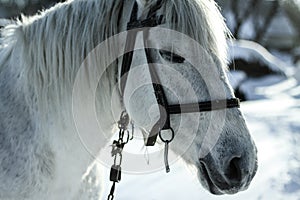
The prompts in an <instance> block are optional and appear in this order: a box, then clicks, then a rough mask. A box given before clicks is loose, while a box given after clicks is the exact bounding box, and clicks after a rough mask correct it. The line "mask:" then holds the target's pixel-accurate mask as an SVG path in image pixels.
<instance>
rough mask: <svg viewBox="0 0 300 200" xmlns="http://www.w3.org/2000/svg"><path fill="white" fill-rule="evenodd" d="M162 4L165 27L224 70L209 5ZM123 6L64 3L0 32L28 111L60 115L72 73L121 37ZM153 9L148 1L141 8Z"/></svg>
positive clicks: (106, 1) (205, 1)
mask: <svg viewBox="0 0 300 200" xmlns="http://www.w3.org/2000/svg"><path fill="white" fill-rule="evenodd" d="M162 1H163V6H164V9H165V11H164V15H165V18H166V24H167V26H168V27H169V28H171V29H173V30H177V31H179V32H182V33H185V34H187V35H189V36H191V37H192V38H193V39H195V40H196V41H198V42H199V43H200V44H201V45H202V46H203V48H204V49H206V50H207V51H208V52H209V53H210V54H211V55H213V57H214V59H216V62H218V63H219V64H220V65H221V66H220V67H225V66H226V41H225V37H224V33H226V32H227V29H226V28H225V25H224V21H223V18H222V17H221V16H220V14H219V12H217V9H216V7H215V5H214V4H215V3H214V1H211V0H202V1H201V0H185V1H181V0H162ZM127 2H128V1H124V0H114V1H112V0H89V1H82V0H74V1H67V2H65V3H58V4H57V5H55V6H54V7H52V8H51V9H48V10H46V11H43V12H41V13H39V14H38V15H36V16H33V17H22V19H21V20H20V21H18V22H17V24H16V25H11V26H7V27H6V28H4V30H3V35H4V37H6V39H4V40H3V43H5V44H6V45H8V46H11V47H12V49H18V51H16V52H19V53H20V55H17V56H18V57H19V61H18V63H16V62H12V60H13V58H12V59H11V60H10V62H11V63H13V64H14V65H15V67H17V68H18V69H19V70H20V74H21V75H22V77H23V78H24V80H25V82H23V87H24V90H25V91H26V92H25V95H26V99H27V101H28V104H29V106H31V107H34V110H39V111H40V112H42V113H48V111H49V110H52V112H57V111H58V112H59V111H60V108H61V106H60V105H61V102H64V101H65V98H66V97H67V96H69V97H71V96H72V87H73V83H74V79H75V76H76V73H77V71H78V69H79V67H80V64H81V63H82V62H83V60H84V59H85V57H86V56H87V55H88V53H89V52H90V51H91V50H92V49H94V48H95V47H96V46H97V45H98V44H100V43H101V42H102V41H104V40H105V39H107V38H108V37H110V36H113V35H115V34H117V33H119V32H120V31H125V29H124V30H123V29H122V28H120V26H119V23H118V22H119V20H120V17H121V16H123V15H124V13H125V12H130V11H128V10H124V9H123V6H124V5H125V4H126V3H127ZM155 3H156V1H148V2H147V3H146V8H150V7H152V6H153V5H154V4H155ZM183 13H184V14H183ZM127 15H130V13H127ZM175 21H176V23H174V22H175ZM5 44H3V45H5ZM2 51H3V50H2ZM12 52H13V50H12V51H11V52H10V53H9V55H11V57H13V54H12ZM99 62H100V64H99V65H98V66H99V67H105V66H106V65H105V64H106V63H105V58H101V60H99ZM115 70H117V69H116V68H115ZM114 76H117V75H116V73H112V74H111V77H109V78H110V79H111V80H110V81H111V82H113V81H115V80H116V78H117V77H114ZM53 109H54V110H53ZM55 109H57V110H55Z"/></svg>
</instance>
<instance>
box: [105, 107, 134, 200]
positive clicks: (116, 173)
mask: <svg viewBox="0 0 300 200" xmlns="http://www.w3.org/2000/svg"><path fill="white" fill-rule="evenodd" d="M128 124H129V116H128V114H127V113H126V112H125V111H123V112H122V114H121V116H120V120H119V121H118V127H119V129H120V130H119V138H118V140H114V141H113V143H112V150H111V156H112V157H114V164H113V165H112V166H111V169H110V176H109V179H110V181H112V182H113V185H112V186H111V189H110V193H109V195H108V197H107V200H113V199H114V192H115V188H116V183H118V182H120V181H121V164H122V159H123V156H122V152H123V149H124V146H125V144H127V143H128V141H129V140H132V139H133V126H132V136H131V137H130V136H129V131H128V130H127V126H128ZM125 134H126V135H127V136H126V140H125V141H124V136H125Z"/></svg>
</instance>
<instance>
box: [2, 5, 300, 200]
mask: <svg viewBox="0 0 300 200" xmlns="http://www.w3.org/2000/svg"><path fill="white" fill-rule="evenodd" d="M56 2H59V1H58V0H0V18H6V19H16V18H19V17H20V14H21V13H23V14H25V15H34V14H35V13H37V12H38V11H41V10H43V9H46V8H48V7H50V6H53V5H54V4H55V3H56ZM216 2H217V3H218V5H219V6H220V10H221V13H222V15H223V16H224V18H225V21H226V24H227V26H228V28H229V29H230V31H231V33H232V38H231V39H230V38H228V45H229V68H230V71H229V73H228V77H229V80H230V82H231V84H232V86H233V88H234V90H235V94H236V96H238V97H239V98H240V99H241V100H243V101H244V102H243V103H242V105H241V109H242V111H243V113H244V115H245V117H246V121H247V123H248V126H249V129H250V132H251V133H252V135H253V138H254V141H255V142H256V144H257V147H258V159H259V160H258V165H259V169H258V173H257V175H256V176H255V178H254V180H253V182H252V184H251V186H250V188H249V189H248V190H247V191H245V192H241V193H239V194H237V195H233V196H222V197H216V196H213V195H210V194H209V193H208V192H207V191H205V190H204V189H203V188H202V187H201V186H200V184H199V183H198V182H197V180H196V177H195V176H194V175H192V174H190V173H189V172H187V170H186V169H185V168H184V167H182V165H181V164H180V163H175V164H173V165H172V166H171V168H172V170H171V173H170V174H168V175H166V174H165V173H164V172H163V171H162V172H157V173H154V174H149V175H143V178H142V179H141V177H140V176H137V175H131V174H125V175H124V177H123V178H122V179H123V180H124V181H122V183H121V184H119V185H118V196H119V197H120V198H119V199H141V198H143V199H147V198H148V197H149V198H148V199H172V200H177V199H186V198H188V199H190V200H193V199H195V200H196V199H201V198H202V199H205V200H207V199H212V200H214V199H239V200H240V199H243V200H245V199H249V200H253V199H260V200H262V199H266V200H269V199H273V200H277V199H278V200H279V199H285V200H286V199H287V200H294V199H295V200H299V199H300V148H299V144H300V101H299V98H300V86H299V83H300V0H216ZM7 23H9V21H8V22H7ZM107 176H108V175H107ZM157 179H159V182H157V181H156V182H155V184H149V183H152V182H153V181H154V180H157ZM183 180H185V184H183V185H180V190H178V184H174V183H175V182H179V183H182V181H183ZM128 185H131V189H130V188H128ZM166 185H167V186H168V187H166ZM132 188H134V191H133V189H132ZM137 188H140V189H137ZM145 188H147V190H145ZM106 190H108V188H106ZM174 191H176V192H174ZM149 194H151V197H150V196H149Z"/></svg>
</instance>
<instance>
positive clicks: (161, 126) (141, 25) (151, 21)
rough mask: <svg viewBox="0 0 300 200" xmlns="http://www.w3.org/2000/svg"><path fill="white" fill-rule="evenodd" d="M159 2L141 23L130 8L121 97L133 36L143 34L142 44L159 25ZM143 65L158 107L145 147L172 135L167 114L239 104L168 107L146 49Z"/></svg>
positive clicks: (236, 101)
mask: <svg viewBox="0 0 300 200" xmlns="http://www.w3.org/2000/svg"><path fill="white" fill-rule="evenodd" d="M161 6H162V1H158V2H157V4H156V5H155V6H154V7H152V8H151V9H150V11H149V12H148V15H147V18H146V19H145V20H138V19H137V12H138V6H137V3H135V4H134V6H133V10H132V13H131V17H130V21H129V23H128V24H127V30H132V29H134V31H133V33H131V34H128V35H127V38H126V44H125V51H126V52H128V51H129V53H127V54H125V55H124V58H123V61H122V66H121V77H122V79H121V83H120V88H121V93H122V95H124V90H125V86H126V82H127V76H128V72H129V71H130V67H131V63H132V57H133V51H132V49H134V46H135V41H136V36H137V33H138V32H140V31H142V32H143V39H144V43H145V40H146V39H147V37H148V33H149V29H150V28H151V27H155V26H158V25H161V24H163V22H164V17H163V16H162V15H159V16H157V15H156V12H157V11H158V10H159V9H160V8H161ZM145 52H146V57H147V63H148V66H149V71H150V75H151V79H152V85H153V89H154V93H155V96H156V101H157V104H158V105H160V106H159V112H160V119H159V120H158V121H157V122H156V124H155V125H154V126H153V128H152V130H151V131H150V134H149V136H148V137H147V138H145V145H146V146H153V145H154V144H155V143H156V139H157V136H158V134H160V132H161V130H170V131H171V132H172V134H174V131H173V129H172V127H171V125H170V115H171V114H182V113H193V112H207V111H213V110H221V109H226V108H234V107H239V106H240V102H239V99H237V98H231V99H222V100H215V101H204V102H196V103H189V104H175V105H169V104H168V101H167V98H166V95H165V92H164V89H163V87H162V85H161V84H160V80H159V77H158V75H157V73H156V71H155V68H154V66H153V63H154V62H153V61H152V58H151V56H150V49H147V48H145Z"/></svg>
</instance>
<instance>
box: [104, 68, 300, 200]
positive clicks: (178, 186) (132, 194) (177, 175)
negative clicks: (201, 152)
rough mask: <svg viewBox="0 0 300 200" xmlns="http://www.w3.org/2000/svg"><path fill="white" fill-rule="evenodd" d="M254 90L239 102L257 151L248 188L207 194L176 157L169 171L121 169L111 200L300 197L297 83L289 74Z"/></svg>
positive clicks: (299, 90) (299, 199)
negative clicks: (233, 192) (252, 98)
mask: <svg viewBox="0 0 300 200" xmlns="http://www.w3.org/2000/svg"><path fill="white" fill-rule="evenodd" d="M299 71H300V70H299ZM255 93H256V94H254V95H258V94H259V96H260V97H261V99H260V100H256V101H248V102H245V103H242V105H241V109H242V111H243V112H244V114H245V117H246V120H247V123H248V126H249V128H250V131H251V133H252V136H253V138H254V140H255V142H256V144H257V147H258V151H259V152H258V159H259V161H258V163H259V168H258V172H257V174H256V176H255V178H254V179H253V181H252V183H251V185H250V187H249V189H248V190H246V191H243V192H240V193H238V194H236V195H230V196H229V195H223V196H214V195H211V194H209V193H208V192H207V191H206V190H204V189H203V188H202V186H201V185H200V183H198V181H197V178H196V175H193V174H192V173H191V172H190V171H189V170H188V169H187V168H186V167H185V166H184V165H183V164H182V163H181V162H176V163H175V164H172V165H171V172H170V173H169V174H166V173H165V171H164V170H160V171H158V172H156V173H152V174H141V175H133V174H124V175H123V176H122V181H121V182H120V183H119V184H117V189H116V199H117V200H140V199H143V200H182V199H189V200H196V199H197V200H199V199H202V200H218V199H222V200H223V199H225V200H248V199H249V200H258V199H259V200H270V199H272V200H281V199H282V200H283V199H284V200H300V147H299V144H300V86H299V83H298V82H297V81H296V80H295V79H293V78H289V79H286V80H283V81H280V82H278V81H276V84H273V85H268V86H263V87H256V89H255ZM124 162H126V161H125V160H124ZM107 179H108V171H107ZM105 183H107V188H106V193H105V194H108V190H109V187H110V185H111V184H110V182H109V181H106V182H105ZM105 198H106V197H105ZM105 198H104V199H105Z"/></svg>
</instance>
